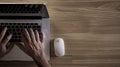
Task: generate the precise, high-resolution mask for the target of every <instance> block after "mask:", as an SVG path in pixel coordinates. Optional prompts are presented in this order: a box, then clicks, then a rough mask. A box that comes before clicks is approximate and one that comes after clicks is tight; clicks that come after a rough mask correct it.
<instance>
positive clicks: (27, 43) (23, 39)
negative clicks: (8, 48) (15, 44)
mask: <svg viewBox="0 0 120 67" xmlns="http://www.w3.org/2000/svg"><path fill="white" fill-rule="evenodd" d="M21 39H22V42H23V43H24V45H25V47H26V48H32V45H30V44H29V42H28V41H27V38H26V37H25V36H24V35H23V34H21Z"/></svg>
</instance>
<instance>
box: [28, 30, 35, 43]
mask: <svg viewBox="0 0 120 67" xmlns="http://www.w3.org/2000/svg"><path fill="white" fill-rule="evenodd" d="M29 34H30V37H31V39H32V42H33V43H35V42H36V39H35V34H34V32H33V29H32V28H30V29H29Z"/></svg>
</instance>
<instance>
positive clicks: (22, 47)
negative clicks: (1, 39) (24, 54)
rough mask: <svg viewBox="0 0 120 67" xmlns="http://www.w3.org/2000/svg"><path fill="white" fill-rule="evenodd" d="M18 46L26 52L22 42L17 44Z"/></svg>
mask: <svg viewBox="0 0 120 67" xmlns="http://www.w3.org/2000/svg"><path fill="white" fill-rule="evenodd" d="M16 46H18V47H19V48H20V49H21V50H23V51H25V46H24V43H22V42H19V43H16Z"/></svg>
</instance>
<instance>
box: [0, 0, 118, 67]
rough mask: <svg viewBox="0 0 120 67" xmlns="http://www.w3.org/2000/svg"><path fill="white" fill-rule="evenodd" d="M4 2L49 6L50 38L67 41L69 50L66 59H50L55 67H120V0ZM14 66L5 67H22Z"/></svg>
mask: <svg viewBox="0 0 120 67" xmlns="http://www.w3.org/2000/svg"><path fill="white" fill-rule="evenodd" d="M1 2H18V3H19V2H24V3H26V2H27V3H43V2H45V3H46V4H47V7H48V11H49V14H50V19H51V39H53V38H57V37H62V38H64V40H65V47H66V55H65V56H64V57H52V58H51V61H50V63H51V65H52V67H120V0H42V1H39V0H1ZM23 63H24V62H23ZM11 64H12V66H9V65H10V64H7V65H8V66H7V65H6V66H3V67H19V62H18V63H11ZM23 66H24V64H23ZM31 66H33V67H34V66H36V65H35V64H33V65H31ZM0 67H1V66H0ZM24 67H28V66H27V65H26V66H24Z"/></svg>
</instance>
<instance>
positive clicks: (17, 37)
mask: <svg viewBox="0 0 120 67" xmlns="http://www.w3.org/2000/svg"><path fill="white" fill-rule="evenodd" d="M4 27H7V29H8V30H7V34H11V33H12V34H13V36H12V39H11V40H10V41H11V42H21V32H22V31H23V29H25V28H26V29H28V28H32V29H33V30H38V32H39V34H40V32H41V26H40V25H38V23H0V28H1V29H3V28H4Z"/></svg>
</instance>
